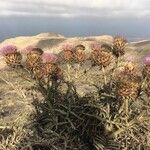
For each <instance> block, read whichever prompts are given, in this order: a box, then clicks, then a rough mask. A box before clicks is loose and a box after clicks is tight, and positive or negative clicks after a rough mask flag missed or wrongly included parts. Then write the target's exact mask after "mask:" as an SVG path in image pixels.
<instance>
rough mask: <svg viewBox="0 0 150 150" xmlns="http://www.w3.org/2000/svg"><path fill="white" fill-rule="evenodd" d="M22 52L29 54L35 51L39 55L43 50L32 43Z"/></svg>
mask: <svg viewBox="0 0 150 150" xmlns="http://www.w3.org/2000/svg"><path fill="white" fill-rule="evenodd" d="M23 52H24V53H26V54H29V53H31V52H37V53H39V54H40V55H42V54H43V50H42V49H40V48H38V47H36V46H33V45H30V46H27V47H26V48H24V49H23Z"/></svg>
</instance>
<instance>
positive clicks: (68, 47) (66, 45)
mask: <svg viewBox="0 0 150 150" xmlns="http://www.w3.org/2000/svg"><path fill="white" fill-rule="evenodd" d="M72 49H73V45H71V44H64V45H63V46H62V50H72Z"/></svg>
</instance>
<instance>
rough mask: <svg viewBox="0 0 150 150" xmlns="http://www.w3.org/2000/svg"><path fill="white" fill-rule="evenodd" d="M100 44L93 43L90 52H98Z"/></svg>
mask: <svg viewBox="0 0 150 150" xmlns="http://www.w3.org/2000/svg"><path fill="white" fill-rule="evenodd" d="M101 46H102V45H101V43H99V42H95V43H93V44H92V45H91V49H92V50H100V49H101Z"/></svg>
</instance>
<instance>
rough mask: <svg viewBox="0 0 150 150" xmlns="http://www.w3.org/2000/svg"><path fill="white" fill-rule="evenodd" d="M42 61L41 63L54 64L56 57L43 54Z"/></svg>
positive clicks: (51, 54)
mask: <svg viewBox="0 0 150 150" xmlns="http://www.w3.org/2000/svg"><path fill="white" fill-rule="evenodd" d="M42 61H43V63H47V62H49V63H56V62H57V61H58V57H57V56H56V55H55V54H53V53H43V55H42Z"/></svg>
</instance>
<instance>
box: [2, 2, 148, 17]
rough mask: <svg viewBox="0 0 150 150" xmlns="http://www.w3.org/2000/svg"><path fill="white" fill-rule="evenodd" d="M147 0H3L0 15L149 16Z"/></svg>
mask: <svg viewBox="0 0 150 150" xmlns="http://www.w3.org/2000/svg"><path fill="white" fill-rule="evenodd" d="M149 7H150V1H149V0H132V1H131V0H126V1H122V0H120V1H119V0H113V1H112V0H105V1H103V0H93V1H90V0H87V1H86V0H82V1H81V0H57V1H54V0H43V1H42V0H32V1H31V0H26V1H24V0H5V1H2V2H0V15H1V16H2V15H8V16H11V15H24V16H26V15H27V16H38V15H40V16H56V17H57V16H61V17H78V16H97V17H118V16H119V17H120V16H122V17H128V16H130V17H142V16H150V10H149Z"/></svg>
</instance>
